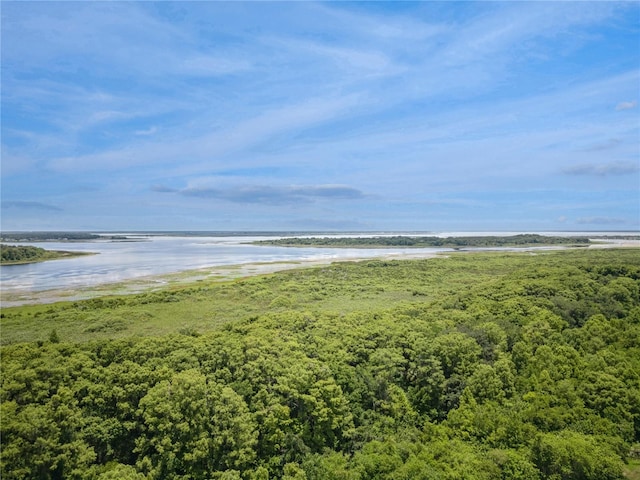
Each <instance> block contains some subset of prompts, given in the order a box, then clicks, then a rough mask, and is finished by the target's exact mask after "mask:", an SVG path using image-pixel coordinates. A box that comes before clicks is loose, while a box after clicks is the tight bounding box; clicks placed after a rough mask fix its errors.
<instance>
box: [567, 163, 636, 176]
mask: <svg viewBox="0 0 640 480" xmlns="http://www.w3.org/2000/svg"><path fill="white" fill-rule="evenodd" d="M638 172H640V165H639V164H638V162H610V163H605V164H593V163H584V164H580V165H572V166H570V167H567V168H565V169H564V170H563V173H564V174H566V175H585V176H598V177H606V176H609V175H631V174H634V173H638Z"/></svg>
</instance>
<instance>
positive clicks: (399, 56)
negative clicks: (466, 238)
mask: <svg viewBox="0 0 640 480" xmlns="http://www.w3.org/2000/svg"><path fill="white" fill-rule="evenodd" d="M0 8H1V16H2V24H1V27H2V33H1V41H2V43H1V49H2V50H1V51H2V59H1V60H2V78H1V87H2V104H1V114H2V124H1V125H2V126H1V135H2V150H1V155H2V163H1V200H2V201H1V207H2V209H1V214H2V216H1V221H0V226H1V228H2V229H3V230H5V231H8V230H88V231H127V230H218V231H231V230H234V231H237V230H242V231H265V230H267V231H291V230H297V231H300V230H311V231H478V230H481V231H551V230H554V231H592V230H594V231H596V230H597V231H620V230H624V231H636V230H638V229H640V110H639V106H638V101H639V96H640V2H611V1H606V2H598V1H587V2H574V1H565V2H553V1H537V2H520V1H509V2H481V1H476V2H452V1H442V2H338V1H334V2H321V3H315V2H306V1H304V2H269V1H255V2H206V1H200V2H152V1H147V2H91V1H87V2H26V1H20V2H14V1H6V0H5V1H2V4H1V5H0Z"/></svg>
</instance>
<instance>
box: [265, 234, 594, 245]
mask: <svg viewBox="0 0 640 480" xmlns="http://www.w3.org/2000/svg"><path fill="white" fill-rule="evenodd" d="M253 243H255V244H257V245H278V246H284V247H309V246H313V247H346V248H348V247H357V248H380V247H415V248H425V247H449V248H461V247H515V246H520V247H522V246H536V245H588V244H589V243H590V241H589V239H588V238H587V237H550V236H546V235H536V234H521V235H512V236H506V237H497V236H482V237H446V238H443V237H410V236H400V235H396V236H385V237H302V238H295V237H294V238H280V239H275V240H257V241H255V242H253Z"/></svg>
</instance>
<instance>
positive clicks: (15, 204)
mask: <svg viewBox="0 0 640 480" xmlns="http://www.w3.org/2000/svg"><path fill="white" fill-rule="evenodd" d="M2 209H3V210H9V209H17V210H39V211H43V212H61V211H63V209H62V208H60V207H57V206H55V205H50V204H48V203H42V202H33V201H26V200H10V201H6V202H5V201H3V202H2Z"/></svg>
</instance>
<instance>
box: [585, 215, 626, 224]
mask: <svg viewBox="0 0 640 480" xmlns="http://www.w3.org/2000/svg"><path fill="white" fill-rule="evenodd" d="M576 223H577V224H580V225H622V224H625V223H626V221H625V220H624V219H622V218H615V217H581V218H578V219H577V220H576Z"/></svg>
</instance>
